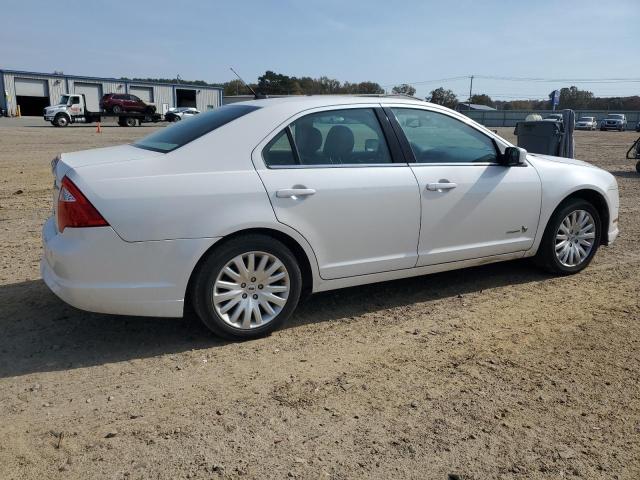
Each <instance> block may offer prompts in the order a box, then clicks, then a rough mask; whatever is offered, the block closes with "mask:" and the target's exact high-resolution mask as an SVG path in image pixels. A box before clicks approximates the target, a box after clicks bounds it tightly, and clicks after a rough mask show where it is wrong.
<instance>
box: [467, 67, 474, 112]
mask: <svg viewBox="0 0 640 480" xmlns="http://www.w3.org/2000/svg"><path fill="white" fill-rule="evenodd" d="M472 93H473V75H471V83H470V84H469V104H468V105H469V110H471V95H472Z"/></svg>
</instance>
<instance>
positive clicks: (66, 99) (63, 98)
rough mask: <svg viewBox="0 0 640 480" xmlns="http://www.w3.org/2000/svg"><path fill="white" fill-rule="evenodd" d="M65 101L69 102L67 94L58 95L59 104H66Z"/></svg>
mask: <svg viewBox="0 0 640 480" xmlns="http://www.w3.org/2000/svg"><path fill="white" fill-rule="evenodd" d="M67 103H69V95H62V96H61V97H60V102H59V105H66V104H67Z"/></svg>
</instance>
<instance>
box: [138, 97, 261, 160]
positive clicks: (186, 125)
mask: <svg viewBox="0 0 640 480" xmlns="http://www.w3.org/2000/svg"><path fill="white" fill-rule="evenodd" d="M259 108H260V107H254V106H252V105H225V106H223V107H220V108H216V109H215V110H211V111H209V112H206V113H201V114H200V115H196V116H194V117H193V118H190V119H189V121H188V122H178V123H176V124H174V125H172V126H170V127H165V128H163V129H161V130H158V131H157V132H154V133H152V134H151V135H147V136H146V137H144V138H142V139H140V140H138V141H137V142H135V143H134V144H133V146H134V147H138V148H144V149H146V150H153V151H154V152H162V153H168V152H171V151H172V150H175V149H176V148H180V147H182V146H183V145H186V144H187V143H190V142H192V141H194V140H195V139H196V138H200V137H201V136H203V135H205V134H207V133H209V132H212V131H214V130H215V129H216V128H219V127H221V126H223V125H226V124H227V123H229V122H232V121H234V120H236V119H237V118H240V117H242V116H244V115H246V114H247V113H250V112H253V111H254V110H257V109H259Z"/></svg>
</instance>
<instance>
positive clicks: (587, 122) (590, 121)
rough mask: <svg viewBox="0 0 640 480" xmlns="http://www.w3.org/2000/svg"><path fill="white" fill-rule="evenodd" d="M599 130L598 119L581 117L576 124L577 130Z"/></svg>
mask: <svg viewBox="0 0 640 480" xmlns="http://www.w3.org/2000/svg"><path fill="white" fill-rule="evenodd" d="M596 128H598V121H597V120H596V117H580V118H579V119H578V121H577V122H576V130H595V129H596Z"/></svg>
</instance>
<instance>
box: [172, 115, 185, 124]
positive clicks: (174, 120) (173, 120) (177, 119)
mask: <svg viewBox="0 0 640 480" xmlns="http://www.w3.org/2000/svg"><path fill="white" fill-rule="evenodd" d="M180 120H182V118H180V117H179V116H178V115H176V116H175V117H173V119H172V120H171V121H172V122H174V123H175V122H179V121H180Z"/></svg>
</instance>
